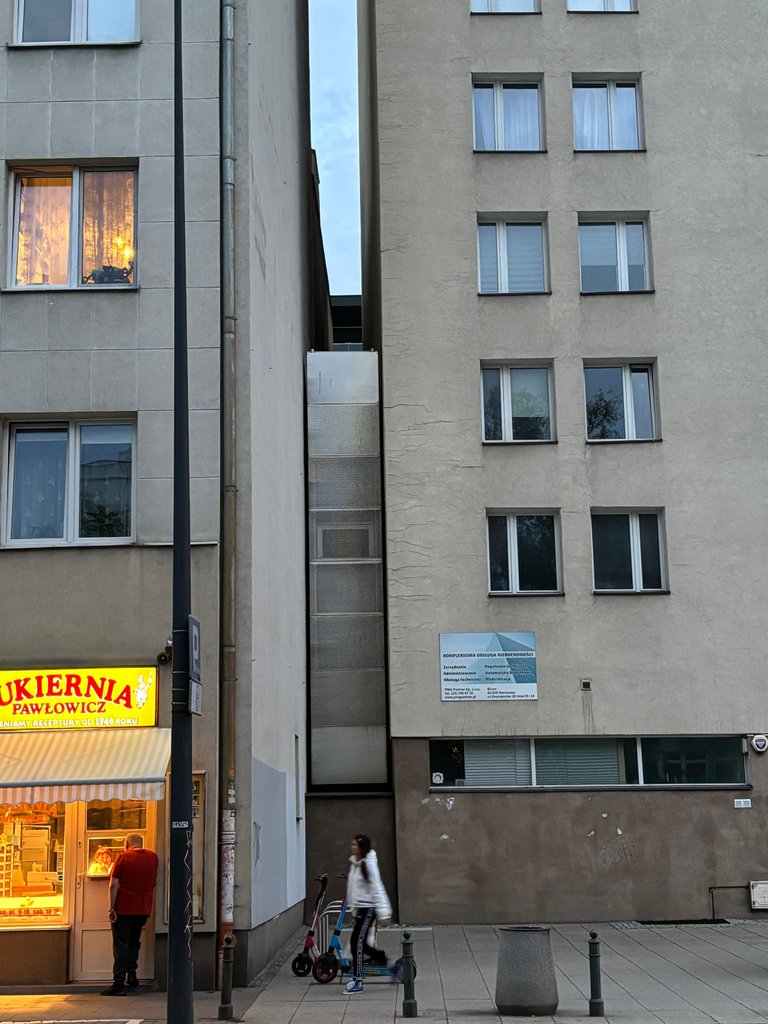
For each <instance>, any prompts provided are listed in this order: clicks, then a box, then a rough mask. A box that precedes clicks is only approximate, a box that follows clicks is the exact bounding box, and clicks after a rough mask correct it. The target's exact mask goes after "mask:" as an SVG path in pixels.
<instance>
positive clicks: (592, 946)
mask: <svg viewBox="0 0 768 1024" xmlns="http://www.w3.org/2000/svg"><path fill="white" fill-rule="evenodd" d="M588 945H589V1016H590V1017H604V1016H605V1007H604V1005H603V995H602V992H601V991H600V939H598V937H597V932H590V933H589V943H588Z"/></svg>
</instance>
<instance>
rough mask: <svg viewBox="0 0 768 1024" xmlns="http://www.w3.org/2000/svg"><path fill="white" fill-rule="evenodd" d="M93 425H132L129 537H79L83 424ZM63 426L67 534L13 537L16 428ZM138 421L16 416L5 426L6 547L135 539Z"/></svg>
mask: <svg viewBox="0 0 768 1024" xmlns="http://www.w3.org/2000/svg"><path fill="white" fill-rule="evenodd" d="M94 426H110V427H111V426H123V427H124V426H129V427H130V428H131V432H132V439H131V534H130V536H129V537H80V536H79V535H78V530H79V523H80V428H81V427H94ZM34 429H40V430H64V429H66V431H67V471H66V482H65V488H66V498H65V504H64V530H63V533H64V536H63V537H42V538H40V539H25V538H13V539H12V538H11V528H12V522H13V476H14V467H15V461H16V444H15V436H16V431H17V430H34ZM136 437H137V429H136V421H135V420H133V419H126V418H122V419H103V418H100V419H92V420H66V419H64V420H37V419H33V420H14V421H13V422H10V423H7V424H6V426H5V430H4V437H3V449H4V451H5V452H7V471H6V474H5V479H4V486H3V492H4V501H5V515H4V516H3V532H4V537H3V547H6V548H50V547H91V546H94V547H105V546H109V547H114V546H118V545H121V546H125V545H129V544H135V543H136V510H137V503H136V498H137V480H136V464H137V463H136V448H137V445H136Z"/></svg>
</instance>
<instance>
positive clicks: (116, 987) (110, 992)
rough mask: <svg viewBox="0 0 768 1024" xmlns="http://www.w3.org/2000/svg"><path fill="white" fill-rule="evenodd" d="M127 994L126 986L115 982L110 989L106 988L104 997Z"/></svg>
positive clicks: (103, 993)
mask: <svg viewBox="0 0 768 1024" xmlns="http://www.w3.org/2000/svg"><path fill="white" fill-rule="evenodd" d="M125 993H126V988H125V985H121V984H119V983H118V982H114V983H113V984H112V985H110V986H109V988H105V989H104V990H103V991H102V993H101V994H102V995H103V996H124V995H125Z"/></svg>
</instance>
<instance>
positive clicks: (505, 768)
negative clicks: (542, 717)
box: [429, 736, 746, 789]
mask: <svg viewBox="0 0 768 1024" xmlns="http://www.w3.org/2000/svg"><path fill="white" fill-rule="evenodd" d="M743 747H744V744H743V740H742V737H740V736H683V737H674V736H664V737H630V738H626V739H621V738H613V737H600V738H558V739H532V738H514V739H513V738H508V739H454V740H430V743H429V757H430V784H431V786H432V787H433V788H442V789H444V788H449V789H451V788H456V789H459V788H463V789H512V788H521V789H524V788H532V787H539V788H558V789H559V788H591V787H597V788H605V787H615V786H646V787H647V786H663V787H668V786H730V787H732V786H743V785H746V768H745V754H744V750H743Z"/></svg>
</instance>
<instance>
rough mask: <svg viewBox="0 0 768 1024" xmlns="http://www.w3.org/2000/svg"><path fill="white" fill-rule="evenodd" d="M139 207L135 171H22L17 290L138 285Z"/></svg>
mask: <svg viewBox="0 0 768 1024" xmlns="http://www.w3.org/2000/svg"><path fill="white" fill-rule="evenodd" d="M135 206H136V171H135V170H133V169H128V168H124V169H122V170H120V169H116V170H111V169H110V170H107V169H99V168H79V167H46V168H31V169H28V168H22V167H17V168H16V170H15V172H14V235H13V256H12V265H13V267H14V272H13V279H12V285H13V286H15V287H17V288H28V287H57V288H79V287H87V288H92V287H100V286H103V285H113V286H114V285H118V286H123V287H124V286H126V285H129V286H130V285H133V284H134V283H135V275H134V264H135V260H136V253H135V240H134V218H135Z"/></svg>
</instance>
